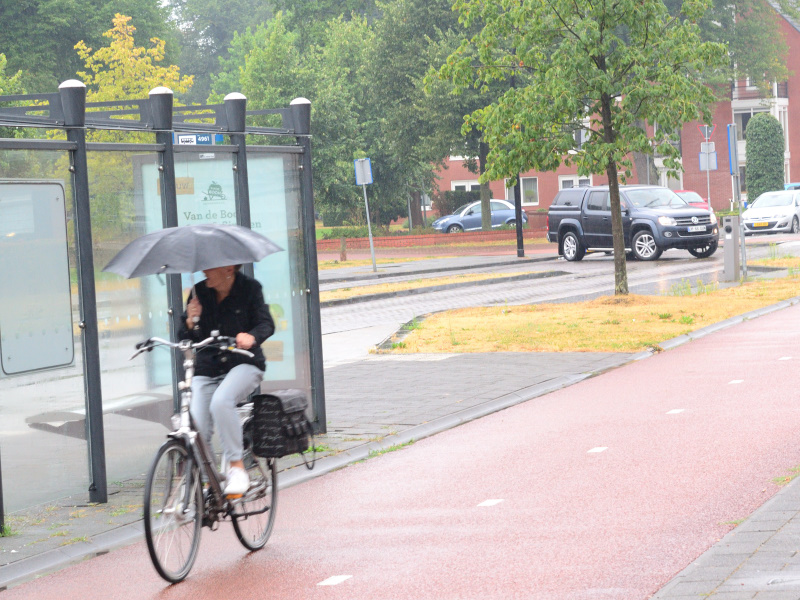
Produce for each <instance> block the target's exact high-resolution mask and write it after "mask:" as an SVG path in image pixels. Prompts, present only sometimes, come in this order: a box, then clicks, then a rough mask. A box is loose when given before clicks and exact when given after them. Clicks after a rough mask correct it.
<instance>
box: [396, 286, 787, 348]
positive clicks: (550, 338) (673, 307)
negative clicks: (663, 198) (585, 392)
mask: <svg viewBox="0 0 800 600" xmlns="http://www.w3.org/2000/svg"><path fill="white" fill-rule="evenodd" d="M798 295H800V279H798V278H797V277H788V278H785V279H776V280H767V281H753V282H749V283H746V284H744V285H741V286H736V287H730V288H726V289H722V290H711V291H709V290H708V289H704V290H703V293H702V294H694V295H688V294H676V295H665V296H638V295H628V296H619V297H616V296H604V297H602V298H598V299H596V300H591V301H586V302H576V303H564V304H535V305H521V306H495V307H484V308H468V309H460V310H453V311H448V312H444V313H438V314H435V315H431V316H429V317H427V318H426V319H425V320H424V321H423V322H422V323H421V325H420V327H418V328H417V329H416V330H414V331H412V332H411V333H410V334H409V335H408V336H407V337H405V338H404V339H403V343H402V344H397V345H396V346H395V347H393V348H392V349H391V350H388V352H391V353H396V354H407V353H420V352H431V353H461V352H640V351H643V350H648V349H651V350H656V351H658V350H660V347H659V344H660V343H661V342H663V341H665V340H668V339H671V338H673V337H677V336H679V335H684V334H686V333H689V332H692V331H695V330H697V329H701V328H702V327H706V326H708V325H711V324H713V323H717V322H719V321H723V320H725V319H728V318H731V317H734V316H736V315H741V314H744V313H746V312H749V311H752V310H756V309H758V308H762V307H764V306H768V305H771V304H774V303H776V302H779V301H781V300H786V299H788V298H792V297H795V296H798Z"/></svg>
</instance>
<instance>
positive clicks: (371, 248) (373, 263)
mask: <svg viewBox="0 0 800 600" xmlns="http://www.w3.org/2000/svg"><path fill="white" fill-rule="evenodd" d="M361 187H362V189H363V190H364V206H365V207H366V209H367V233H368V234H369V252H370V254H371V255H372V272H373V273H375V272H377V270H378V267H376V266H375V246H373V244H372V225H371V224H370V222H369V202H367V184H366V183H362V184H361Z"/></svg>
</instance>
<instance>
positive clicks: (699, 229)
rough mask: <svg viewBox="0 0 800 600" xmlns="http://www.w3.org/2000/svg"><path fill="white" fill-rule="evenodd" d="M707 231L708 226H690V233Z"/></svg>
mask: <svg viewBox="0 0 800 600" xmlns="http://www.w3.org/2000/svg"><path fill="white" fill-rule="evenodd" d="M705 230H706V226H705V225H689V233H692V232H695V231H705Z"/></svg>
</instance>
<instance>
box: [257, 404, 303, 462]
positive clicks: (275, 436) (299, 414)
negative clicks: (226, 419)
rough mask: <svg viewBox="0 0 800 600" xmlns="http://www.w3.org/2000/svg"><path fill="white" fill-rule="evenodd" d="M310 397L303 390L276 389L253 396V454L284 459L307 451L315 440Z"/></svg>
mask: <svg viewBox="0 0 800 600" xmlns="http://www.w3.org/2000/svg"><path fill="white" fill-rule="evenodd" d="M306 408H308V399H307V398H306V395H305V392H303V391H302V390H274V391H271V392H270V393H268V394H258V395H256V396H254V397H253V420H252V435H253V454H255V455H256V456H260V457H262V458H280V457H282V456H287V455H288V454H295V453H303V452H305V451H306V450H308V447H309V442H310V441H311V423H310V422H309V420H308V417H306Z"/></svg>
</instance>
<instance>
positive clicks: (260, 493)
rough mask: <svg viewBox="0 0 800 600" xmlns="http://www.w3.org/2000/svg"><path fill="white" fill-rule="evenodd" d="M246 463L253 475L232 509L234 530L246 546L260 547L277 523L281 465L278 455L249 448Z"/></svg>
mask: <svg viewBox="0 0 800 600" xmlns="http://www.w3.org/2000/svg"><path fill="white" fill-rule="evenodd" d="M244 463H245V467H246V468H247V474H248V475H249V476H250V489H249V490H248V491H247V493H246V494H245V495H244V497H243V498H242V501H241V502H237V503H236V504H234V507H233V509H232V511H231V516H232V517H233V529H234V531H236V537H238V538H239V541H240V542H241V543H242V545H243V546H244V547H245V548H247V549H248V550H259V549H261V548H263V547H264V544H266V543H267V540H268V539H269V536H270V534H271V533H272V526H273V524H274V523H275V508H276V506H277V504H278V467H277V465H276V461H275V459H274V458H271V459H265V458H259V457H258V456H255V455H253V454H252V453H251V452H250V451H249V450H248V451H247V452H246V455H245V457H244Z"/></svg>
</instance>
